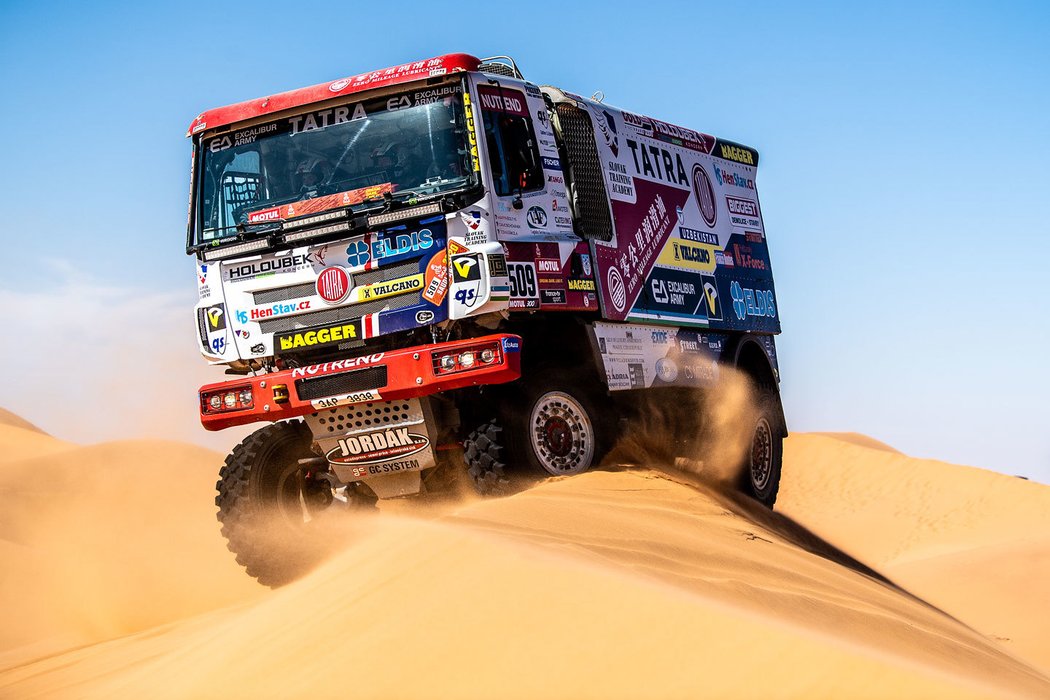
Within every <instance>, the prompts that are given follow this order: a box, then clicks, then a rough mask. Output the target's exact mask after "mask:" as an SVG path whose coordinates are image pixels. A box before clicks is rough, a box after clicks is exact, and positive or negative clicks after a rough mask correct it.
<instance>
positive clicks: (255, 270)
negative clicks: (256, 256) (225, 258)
mask: <svg viewBox="0 0 1050 700" xmlns="http://www.w3.org/2000/svg"><path fill="white" fill-rule="evenodd" d="M312 262H313V256H311V255H310V254H309V253H307V254H306V255H284V256H282V257H279V258H270V259H268V260H258V261H256V262H252V263H233V264H232V265H230V266H228V267H225V268H224V272H225V273H226V276H227V278H228V279H229V280H230V281H231V282H232V281H234V280H246V279H252V278H255V277H261V276H263V275H273V274H277V273H280V272H295V271H296V270H300V269H302V268H304V267H306V266H308V265H310V264H311V263H312Z"/></svg>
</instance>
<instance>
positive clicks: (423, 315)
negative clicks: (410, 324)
mask: <svg viewBox="0 0 1050 700" xmlns="http://www.w3.org/2000/svg"><path fill="white" fill-rule="evenodd" d="M433 320H434V312H433V311H431V310H430V309H423V310H422V311H417V312H416V323H418V324H420V325H423V324H425V323H430V322H431V321H433Z"/></svg>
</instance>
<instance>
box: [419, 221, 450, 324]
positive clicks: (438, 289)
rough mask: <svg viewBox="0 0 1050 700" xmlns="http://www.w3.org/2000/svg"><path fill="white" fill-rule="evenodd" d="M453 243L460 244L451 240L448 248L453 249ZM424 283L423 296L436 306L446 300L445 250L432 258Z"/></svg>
mask: <svg viewBox="0 0 1050 700" xmlns="http://www.w3.org/2000/svg"><path fill="white" fill-rule="evenodd" d="M453 245H458V244H456V243H455V241H449V244H448V250H451V249H452V246H453ZM423 283H424V285H425V289H424V290H423V298H424V299H426V300H427V301H429V302H430V303H431V304H434V305H435V306H440V305H441V302H443V301H444V300H445V294H446V293H448V257H447V252H446V251H445V250H442V251H439V252H437V253H434V256H433V257H432V258H430V262H429V263H427V271H426V277H425V278H424V280H423ZM420 323H422V321H420Z"/></svg>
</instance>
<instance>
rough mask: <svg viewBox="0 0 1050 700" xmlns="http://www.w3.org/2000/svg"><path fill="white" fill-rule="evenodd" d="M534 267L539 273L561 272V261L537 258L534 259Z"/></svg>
mask: <svg viewBox="0 0 1050 700" xmlns="http://www.w3.org/2000/svg"><path fill="white" fill-rule="evenodd" d="M536 268H537V269H538V270H539V271H540V273H541V274H542V273H544V272H561V261H560V260H552V259H551V258H539V259H537V260H536Z"/></svg>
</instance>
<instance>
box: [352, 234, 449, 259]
mask: <svg viewBox="0 0 1050 700" xmlns="http://www.w3.org/2000/svg"><path fill="white" fill-rule="evenodd" d="M433 245H434V234H433V233H432V232H431V231H430V229H428V228H424V229H420V230H419V231H413V232H411V233H399V234H397V235H394V236H382V237H377V238H376V239H375V240H373V241H371V242H370V243H369V242H368V241H367V240H365V239H358V240H356V241H353V242H352V243H350V245H348V246H347V247H346V260H347V263H349V265H350V266H351V267H360V266H362V265H365V264H366V263H369V262H378V261H380V260H383V259H384V258H391V257H394V256H397V255H406V254H408V253H415V252H417V251H421V250H428V249H429V248H431V247H433Z"/></svg>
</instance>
